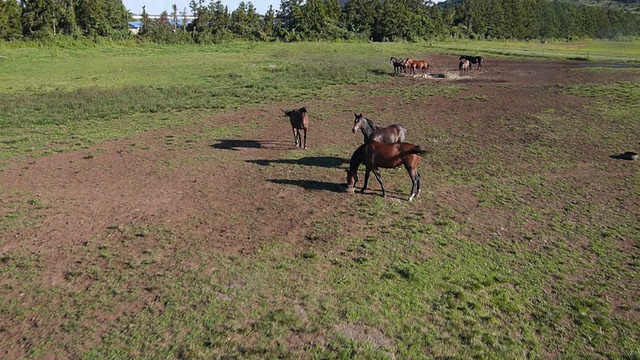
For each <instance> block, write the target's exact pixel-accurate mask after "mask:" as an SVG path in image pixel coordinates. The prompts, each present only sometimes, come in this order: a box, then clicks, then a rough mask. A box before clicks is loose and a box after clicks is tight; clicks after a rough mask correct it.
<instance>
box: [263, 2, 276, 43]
mask: <svg viewBox="0 0 640 360" xmlns="http://www.w3.org/2000/svg"><path fill="white" fill-rule="evenodd" d="M263 20H264V24H263V25H262V32H264V34H265V35H266V36H268V37H272V36H275V35H276V12H275V11H274V10H273V5H269V9H267V12H265V14H264V18H263Z"/></svg>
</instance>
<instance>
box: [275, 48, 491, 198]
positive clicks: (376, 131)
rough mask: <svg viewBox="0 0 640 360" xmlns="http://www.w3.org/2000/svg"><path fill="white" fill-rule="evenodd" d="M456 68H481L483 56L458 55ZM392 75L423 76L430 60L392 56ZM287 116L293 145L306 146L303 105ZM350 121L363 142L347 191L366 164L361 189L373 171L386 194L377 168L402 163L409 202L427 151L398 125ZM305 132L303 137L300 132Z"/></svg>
mask: <svg viewBox="0 0 640 360" xmlns="http://www.w3.org/2000/svg"><path fill="white" fill-rule="evenodd" d="M459 60H460V63H459V65H458V68H459V70H460V73H461V74H463V73H468V72H469V70H470V69H471V64H478V67H477V70H480V69H482V63H483V62H484V59H483V57H482V56H469V55H461V56H460V59H459ZM390 62H391V63H392V64H393V68H394V74H395V75H401V74H403V73H404V74H405V75H406V73H407V69H409V74H413V75H415V73H416V70H418V69H419V70H420V71H421V72H422V76H425V75H426V73H427V70H429V63H428V62H427V61H426V60H414V59H411V58H407V59H398V58H395V57H392V58H391V60H390ZM282 111H283V112H284V114H285V116H287V117H288V118H289V121H290V123H291V129H292V131H293V141H294V144H295V146H296V147H300V148H302V149H306V148H307V130H308V128H309V115H308V112H307V109H306V108H304V107H302V108H299V109H293V110H282ZM354 115H355V119H354V120H353V127H352V128H351V132H352V133H354V134H355V133H357V132H358V131H360V132H362V135H363V144H362V145H360V146H359V147H358V148H357V149H356V150H355V151H354V152H353V154H352V155H351V159H350V160H349V168H348V169H347V191H349V192H354V191H355V187H356V185H357V184H358V168H359V167H360V165H362V164H364V166H365V175H364V184H363V185H362V188H361V189H360V192H364V191H365V190H367V185H368V184H369V175H370V174H371V173H373V175H374V176H375V177H376V180H378V183H379V184H380V187H381V188H382V196H383V197H386V195H387V192H386V190H385V188H384V183H383V182H382V178H381V177H380V168H383V169H392V168H396V167H399V166H401V165H402V166H404V168H405V169H406V170H407V173H408V174H409V178H411V194H410V195H409V201H412V200H413V198H414V197H416V196H417V195H418V194H419V193H420V172H419V171H418V161H419V160H420V156H421V155H424V154H425V153H426V151H425V150H423V149H421V148H420V146H418V145H414V144H411V143H408V142H405V140H406V139H407V129H406V128H405V127H404V126H402V125H400V124H392V125H389V126H387V127H382V126H380V125H377V124H376V123H374V122H373V121H372V120H370V119H367V118H366V117H364V116H362V114H355V113H354ZM301 131H302V132H303V133H304V138H303V137H302V136H301V135H302V134H301V133H300V132H301Z"/></svg>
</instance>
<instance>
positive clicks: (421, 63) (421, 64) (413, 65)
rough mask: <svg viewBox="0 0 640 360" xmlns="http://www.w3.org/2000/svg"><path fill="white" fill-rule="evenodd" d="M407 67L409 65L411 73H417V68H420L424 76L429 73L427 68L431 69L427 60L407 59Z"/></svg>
mask: <svg viewBox="0 0 640 360" xmlns="http://www.w3.org/2000/svg"><path fill="white" fill-rule="evenodd" d="M407 67H409V75H411V74H413V75H414V76H415V75H416V69H420V70H421V72H422V77H425V76H426V75H427V70H429V63H428V62H427V61H426V60H413V59H407Z"/></svg>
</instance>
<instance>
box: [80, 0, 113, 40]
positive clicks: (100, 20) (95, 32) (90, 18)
mask: <svg viewBox="0 0 640 360" xmlns="http://www.w3.org/2000/svg"><path fill="white" fill-rule="evenodd" d="M77 1H78V2H77V3H76V7H75V10H76V19H77V20H78V26H79V27H80V29H81V30H82V32H83V33H84V34H85V35H89V36H105V35H107V34H108V33H109V30H110V26H109V23H108V22H107V19H106V18H105V14H104V11H103V9H102V5H103V2H102V1H100V0H77Z"/></svg>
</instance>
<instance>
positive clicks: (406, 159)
mask: <svg viewBox="0 0 640 360" xmlns="http://www.w3.org/2000/svg"><path fill="white" fill-rule="evenodd" d="M424 153H426V151H425V150H422V149H420V146H417V145H413V144H409V143H394V144H385V143H381V142H378V141H372V142H370V143H368V144H363V145H360V147H359V148H358V149H356V151H355V152H354V153H353V155H352V156H351V160H350V161H349V169H348V170H347V191H349V192H353V191H354V189H355V186H356V184H357V183H358V168H359V167H360V164H364V166H365V167H366V172H365V175H364V185H363V186H362V190H360V192H364V191H365V190H366V189H367V184H368V182H369V174H370V173H371V172H373V175H375V177H376V179H377V180H378V183H379V184H380V187H381V188H382V196H383V197H386V196H387V192H386V190H385V189H384V184H383V183H382V179H381V178H380V171H379V170H378V169H379V168H385V169H392V168H396V167H398V166H400V165H404V168H405V169H407V172H408V173H409V177H410V178H411V195H410V196H409V201H412V200H413V198H414V197H415V196H417V195H418V194H419V193H420V173H419V172H418V160H420V155H422V154H424Z"/></svg>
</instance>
